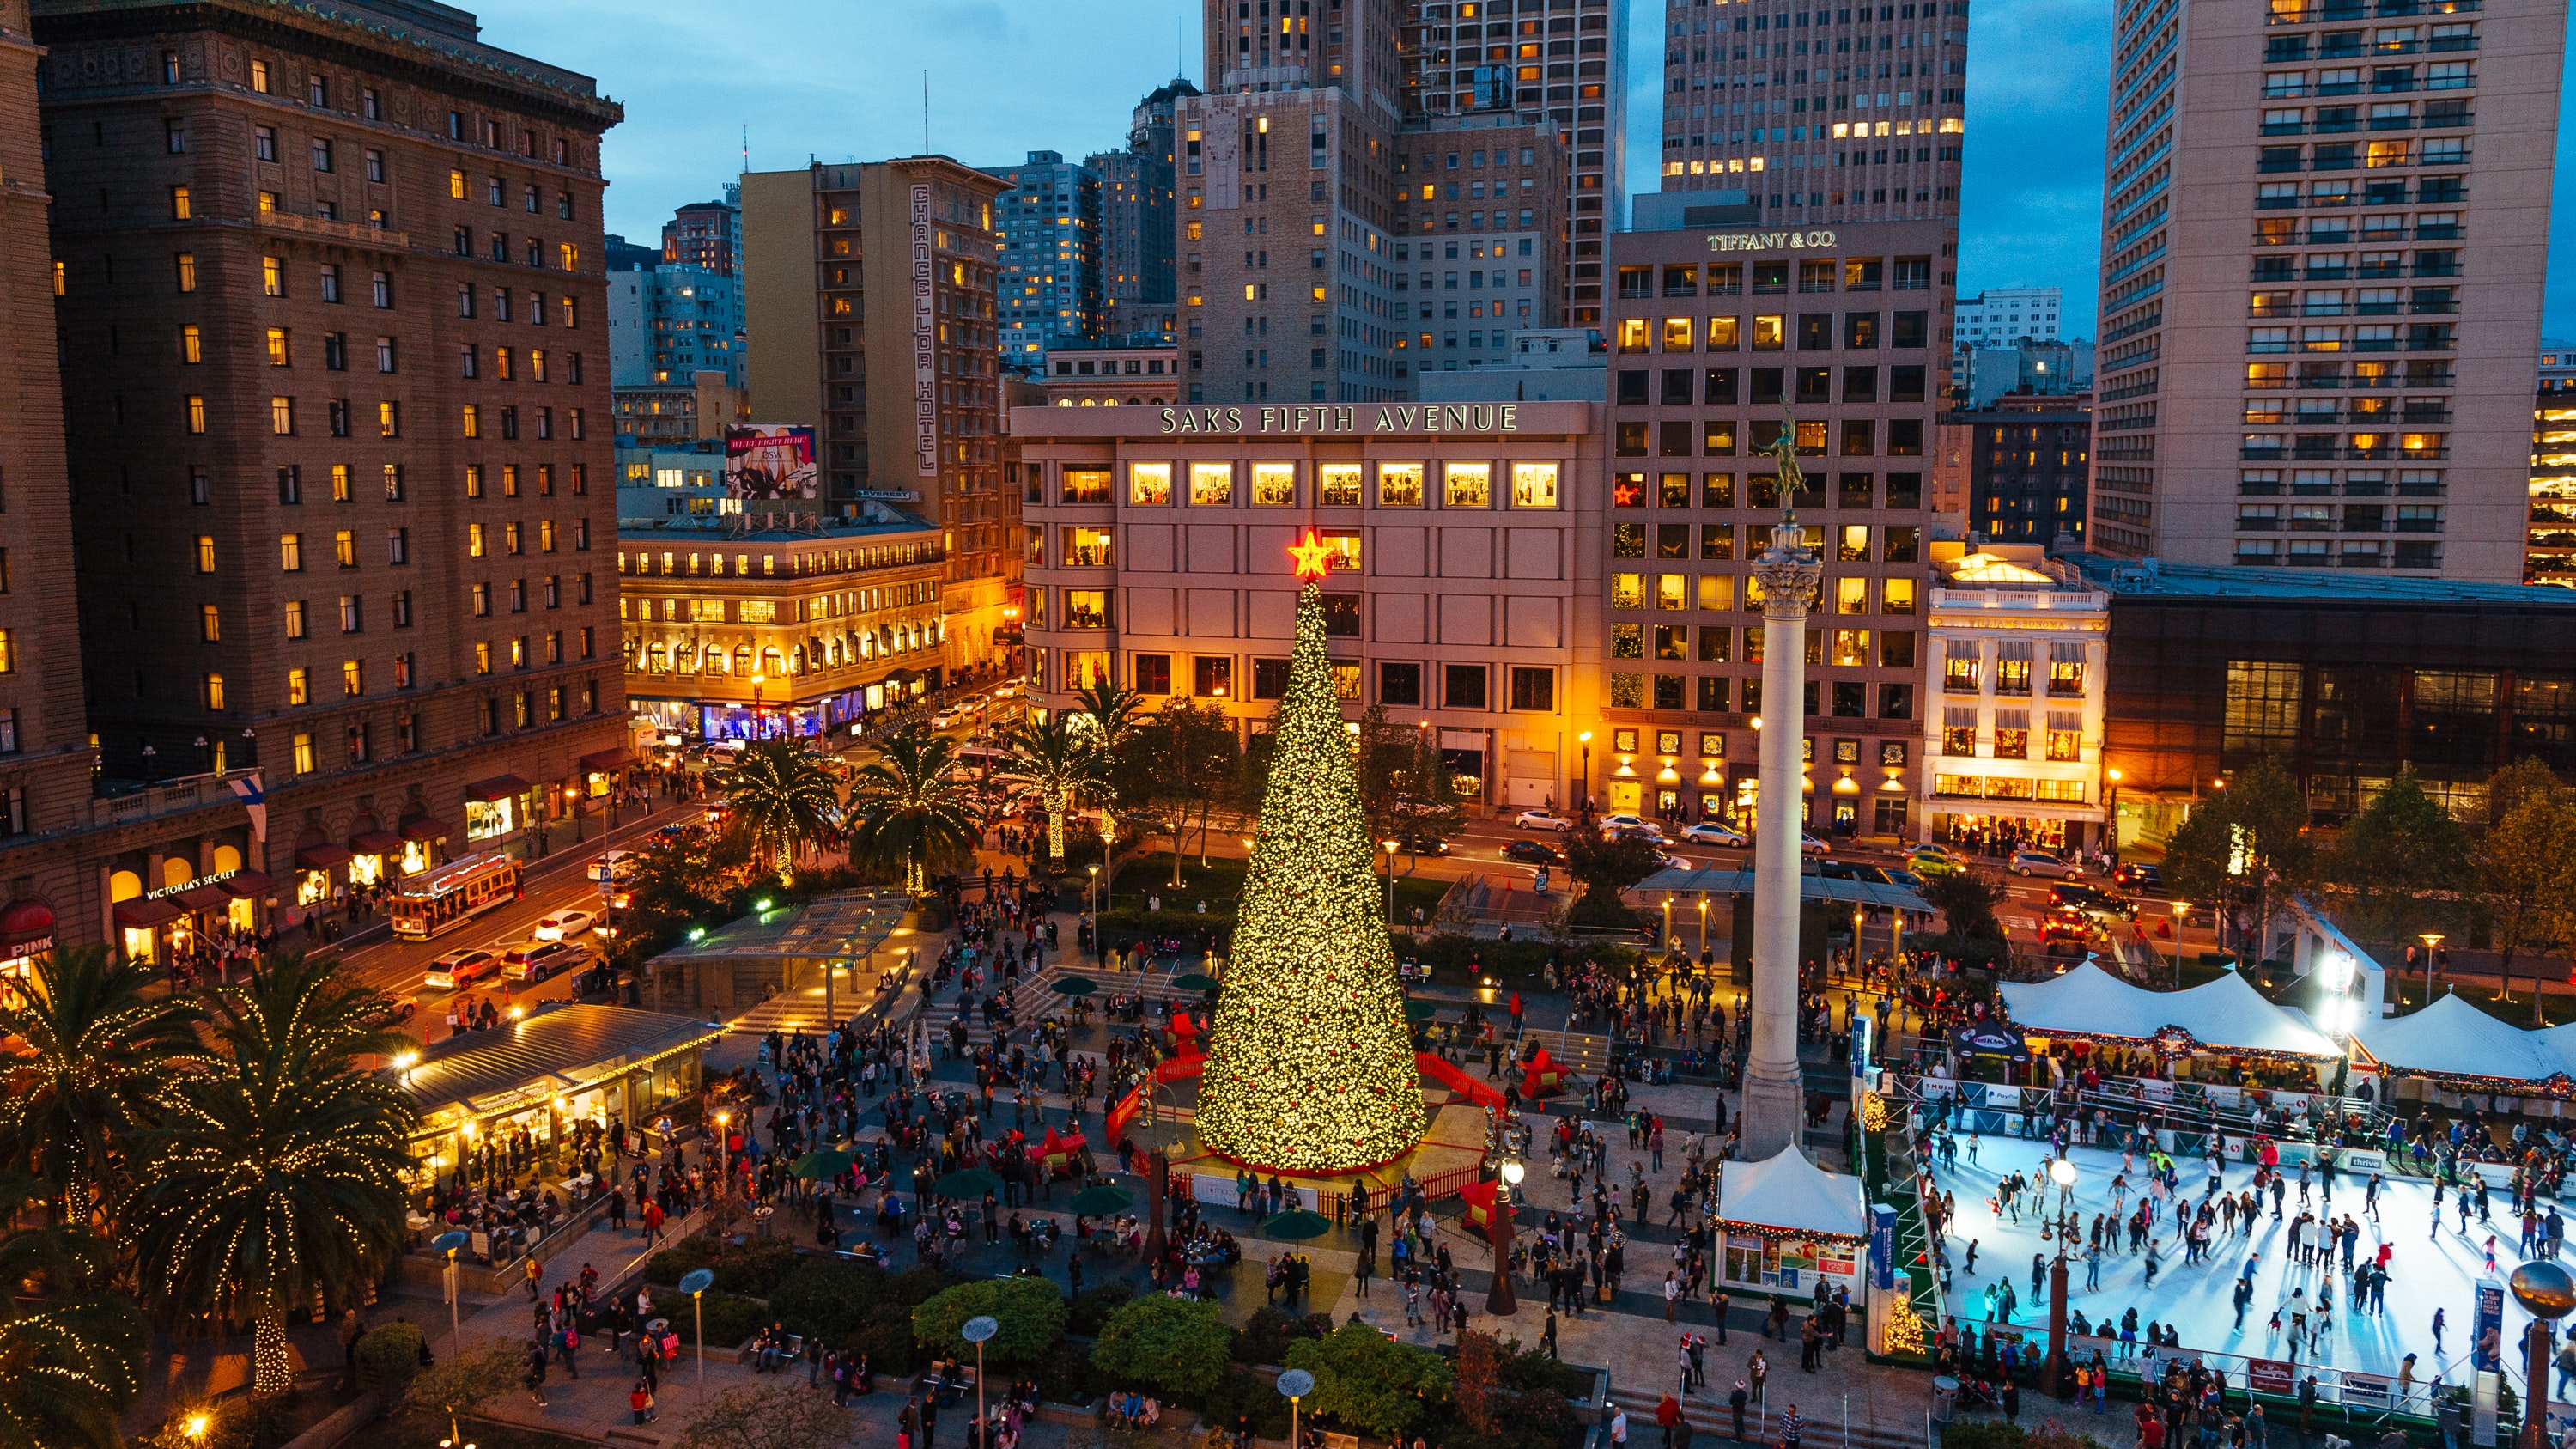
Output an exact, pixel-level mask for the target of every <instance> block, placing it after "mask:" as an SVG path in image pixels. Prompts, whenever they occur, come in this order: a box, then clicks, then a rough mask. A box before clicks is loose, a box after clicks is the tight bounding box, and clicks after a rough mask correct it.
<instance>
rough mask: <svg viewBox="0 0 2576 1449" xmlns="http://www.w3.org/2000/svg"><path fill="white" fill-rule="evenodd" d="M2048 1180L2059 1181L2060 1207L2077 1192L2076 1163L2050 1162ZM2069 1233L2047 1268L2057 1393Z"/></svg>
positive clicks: (2062, 1363) (2052, 1379) (2051, 1366)
mask: <svg viewBox="0 0 2576 1449" xmlns="http://www.w3.org/2000/svg"><path fill="white" fill-rule="evenodd" d="M2048 1180H2049V1181H2051V1182H2054V1183H2056V1184H2057V1193H2058V1201H2059V1203H2060V1205H2061V1208H2062V1206H2063V1204H2064V1203H2066V1202H2067V1201H2069V1200H2071V1199H2072V1198H2073V1197H2074V1195H2075V1164H2074V1162H2072V1161H2071V1160H2069V1159H2067V1158H2063V1157H2060V1158H2058V1159H2056V1160H2055V1161H2053V1162H2051V1163H2049V1164H2048ZM2073 1236H2074V1235H2073V1234H2072V1233H2069V1232H2060V1233H2058V1234H2057V1261H2056V1262H2054V1263H2052V1264H2050V1265H2049V1269H2048V1392H2050V1393H2052V1394H2054V1393H2058V1392H2059V1391H2060V1389H2061V1386H2062V1385H2063V1384H2064V1383H2065V1380H2066V1245H2067V1243H2068V1242H2069V1241H2070V1240H2071V1239H2072V1238H2073Z"/></svg>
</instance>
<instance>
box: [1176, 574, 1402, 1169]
mask: <svg viewBox="0 0 2576 1449" xmlns="http://www.w3.org/2000/svg"><path fill="white" fill-rule="evenodd" d="M1292 552H1293V553H1295V554H1296V555H1297V559H1298V565H1299V567H1298V573H1299V575H1300V577H1301V578H1311V579H1314V580H1317V581H1320V580H1321V578H1322V576H1323V568H1324V565H1323V559H1324V556H1325V550H1324V548H1323V546H1322V545H1321V544H1320V543H1318V542H1317V541H1316V540H1315V538H1314V535H1313V532H1312V530H1309V532H1308V536H1307V539H1306V541H1305V543H1304V544H1302V545H1300V546H1299V547H1298V548H1296V549H1294V550H1292ZM1276 730H1277V733H1276V736H1275V739H1276V747H1275V752H1274V755H1273V757H1272V760H1271V765H1270V777H1269V781H1268V783H1267V785H1266V787H1265V788H1264V790H1263V793H1262V800H1261V815H1260V824H1259V827H1258V833H1257V834H1256V836H1255V837H1254V842H1253V851H1252V863H1251V867H1250V869H1249V870H1248V871H1247V872H1246V875H1245V879H1244V888H1243V908H1242V915H1241V924H1240V925H1238V926H1237V927H1236V930H1235V935H1234V954H1233V959H1232V962H1231V964H1230V965H1229V966H1228V967H1227V971H1226V981H1225V994H1224V995H1223V996H1222V997H1221V998H1220V999H1219V1001H1218V1004H1217V1010H1216V1020H1215V1023H1214V1025H1213V1026H1212V1028H1211V1029H1210V1031H1209V1045H1208V1065H1207V1070H1206V1073H1205V1075H1204V1076H1203V1077H1202V1079H1201V1085H1200V1089H1199V1105H1198V1119H1197V1125H1198V1131H1199V1136H1200V1139H1201V1140H1202V1141H1203V1142H1205V1143H1206V1145H1207V1146H1208V1148H1209V1149H1210V1150H1211V1151H1214V1152H1217V1153H1219V1154H1222V1155H1223V1156H1226V1157H1229V1158H1233V1159H1235V1160H1237V1161H1240V1162H1246V1163H1251V1164H1255V1165H1258V1166H1260V1167H1264V1168H1272V1169H1285V1170H1291V1171H1306V1172H1341V1171H1348V1170H1351V1169H1354V1168H1358V1167H1364V1166H1368V1165H1370V1164H1373V1163H1381V1162H1386V1161H1389V1160H1391V1159H1393V1158H1396V1157H1400V1156H1402V1155H1403V1154H1404V1153H1405V1152H1407V1151H1409V1150H1410V1149H1411V1148H1412V1147H1413V1146H1414V1144H1415V1143H1417V1142H1419V1141H1421V1139H1422V1136H1423V1133H1424V1131H1425V1129H1426V1125H1427V1124H1426V1120H1425V1113H1424V1110H1423V1104H1422V1088H1421V1079H1420V1075H1419V1072H1418V1070H1417V1068H1416V1066H1415V1064H1414V1058H1413V1044H1412V1041H1411V1038H1410V1033H1409V1032H1408V1031H1407V1029H1406V1026H1405V1021H1404V993H1403V988H1402V986H1401V985H1400V984H1399V982H1398V979H1397V975H1396V969H1395V953H1394V951H1393V950H1392V949H1391V948H1390V946H1389V943H1388V940H1387V933H1386V917H1385V914H1384V907H1383V906H1382V905H1381V904H1380V903H1379V898H1378V890H1377V878H1376V874H1375V871H1374V868H1373V859H1374V857H1373V853H1372V851H1371V848H1370V844H1369V837H1368V831H1367V828H1366V822H1365V821H1364V820H1363V818H1362V816H1361V813H1360V797H1359V776H1358V771H1357V769H1356V768H1355V767H1354V765H1353V763H1352V759H1351V748H1350V743H1349V737H1348V733H1347V731H1346V730H1345V729H1344V727H1343V724H1342V711H1341V702H1340V699H1339V697H1338V696H1337V694H1336V692H1335V690H1334V688H1333V676H1332V665H1331V661H1330V659H1329V657H1328V655H1327V651H1326V642H1325V636H1324V608H1323V596H1322V591H1321V589H1320V587H1319V586H1318V584H1316V583H1310V584H1309V585H1308V586H1307V587H1306V588H1305V590H1304V591H1303V592H1302V593H1301V595H1300V596H1299V598H1298V602H1297V634H1296V644H1295V647H1294V649H1293V651H1292V654H1291V657H1290V659H1289V664H1288V690H1287V694H1286V696H1285V697H1284V698H1283V699H1281V700H1280V702H1279V712H1278V716H1277V720H1276Z"/></svg>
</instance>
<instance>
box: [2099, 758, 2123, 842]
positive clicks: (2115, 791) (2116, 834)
mask: <svg viewBox="0 0 2576 1449" xmlns="http://www.w3.org/2000/svg"><path fill="white" fill-rule="evenodd" d="M2102 777H2103V778H2104V779H2106V780H2109V781H2110V782H2111V801H2110V804H2111V822H2110V824H2111V859H2112V860H2113V861H2115V862H2116V861H2118V860H2119V858H2120V772H2119V771H2118V770H2116V769H2111V770H2104V771H2103V772H2102Z"/></svg>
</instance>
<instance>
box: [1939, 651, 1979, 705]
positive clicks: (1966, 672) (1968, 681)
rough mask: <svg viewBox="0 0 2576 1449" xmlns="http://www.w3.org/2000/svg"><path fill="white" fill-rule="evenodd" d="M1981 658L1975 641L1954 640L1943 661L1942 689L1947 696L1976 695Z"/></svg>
mask: <svg viewBox="0 0 2576 1449" xmlns="http://www.w3.org/2000/svg"><path fill="white" fill-rule="evenodd" d="M1979 662H1980V661H1979V658H1978V653H1977V644H1976V641H1975V640H1973V639H1953V640H1951V641H1950V645H1949V654H1948V657H1947V658H1946V659H1944V660H1943V661H1942V671H1941V688H1942V691H1943V692H1944V693H1947V694H1975V693H1976V692H1977V674H1978V668H1977V666H1978V664H1979Z"/></svg>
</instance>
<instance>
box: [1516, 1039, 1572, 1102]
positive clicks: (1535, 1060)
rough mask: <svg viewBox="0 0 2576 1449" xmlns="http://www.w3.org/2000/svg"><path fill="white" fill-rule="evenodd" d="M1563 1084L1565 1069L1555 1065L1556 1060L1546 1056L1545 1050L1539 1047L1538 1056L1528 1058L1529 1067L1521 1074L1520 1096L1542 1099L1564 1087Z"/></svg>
mask: <svg viewBox="0 0 2576 1449" xmlns="http://www.w3.org/2000/svg"><path fill="white" fill-rule="evenodd" d="M1565 1082H1566V1072H1565V1068H1563V1067H1560V1066H1558V1065H1557V1064H1556V1059H1555V1058H1553V1057H1551V1056H1549V1055H1548V1054H1547V1048H1545V1047H1540V1048H1539V1049H1538V1055H1536V1056H1534V1057H1532V1058H1530V1060H1529V1066H1528V1067H1527V1068H1525V1069H1524V1070H1523V1071H1522V1072H1521V1095H1522V1096H1523V1097H1525V1098H1527V1097H1544V1096H1546V1095H1547V1094H1548V1093H1550V1092H1552V1091H1554V1090H1556V1089H1557V1088H1558V1087H1561V1086H1564V1085H1565Z"/></svg>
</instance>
